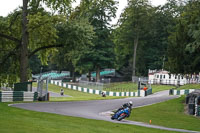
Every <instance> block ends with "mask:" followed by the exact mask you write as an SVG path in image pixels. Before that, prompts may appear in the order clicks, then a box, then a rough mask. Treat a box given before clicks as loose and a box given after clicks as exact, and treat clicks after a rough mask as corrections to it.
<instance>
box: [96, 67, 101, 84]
mask: <svg viewBox="0 0 200 133" xmlns="http://www.w3.org/2000/svg"><path fill="white" fill-rule="evenodd" d="M96 82H100V67H99V66H97V69H96Z"/></svg>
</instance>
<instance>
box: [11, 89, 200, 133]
mask: <svg viewBox="0 0 200 133" xmlns="http://www.w3.org/2000/svg"><path fill="white" fill-rule="evenodd" d="M168 92H169V91H162V92H159V93H155V94H153V95H150V96H147V97H133V98H126V99H114V100H94V101H73V102H40V103H22V104H13V105H11V106H13V107H17V108H22V109H27V110H34V111H39V112H48V113H55V114H60V115H67V116H75V117H82V118H87V119H96V120H105V121H110V122H114V123H123V124H132V125H138V126H144V127H150V128H157V129H162V130H169V131H178V132H186V133H200V132H198V131H189V130H183V129H175V128H166V127H162V126H156V125H150V124H146V123H142V122H135V121H128V120H122V121H120V122H119V121H115V120H111V119H110V111H112V110H115V109H118V108H119V107H120V106H121V105H122V104H124V103H126V102H129V101H130V100H131V101H132V102H133V108H137V107H140V106H146V105H151V104H155V103H159V102H163V101H166V100H170V99H174V98H177V97H178V96H169V95H168V94H169V93H168Z"/></svg>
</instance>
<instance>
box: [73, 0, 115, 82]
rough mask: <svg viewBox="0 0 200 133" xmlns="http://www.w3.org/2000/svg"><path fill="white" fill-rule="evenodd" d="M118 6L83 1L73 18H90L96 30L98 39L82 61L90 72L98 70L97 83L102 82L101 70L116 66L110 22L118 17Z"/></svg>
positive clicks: (101, 0) (109, 2)
mask: <svg viewBox="0 0 200 133" xmlns="http://www.w3.org/2000/svg"><path fill="white" fill-rule="evenodd" d="M116 4H117V2H115V1H114V0H82V1H81V3H80V6H79V7H78V8H77V12H76V13H75V14H74V15H73V16H72V17H77V16H78V17H86V18H88V20H89V22H90V24H91V25H92V26H93V28H94V32H95V36H96V37H95V38H94V39H93V41H92V43H93V46H92V47H90V48H89V49H88V50H87V52H85V53H84V55H83V54H82V56H81V57H80V59H81V60H82V61H84V62H85V61H86V62H87V64H85V66H86V68H88V70H89V71H90V70H91V69H92V68H94V69H95V70H96V73H97V74H96V80H97V82H99V80H100V70H101V69H103V68H107V67H113V66H112V64H114V56H113V55H114V51H113V47H114V45H113V42H112V40H111V25H110V22H111V20H112V18H114V17H115V15H116V14H115V13H116V10H117V7H116ZM77 14H78V15H77ZM81 60H80V61H81ZM77 63H78V62H77ZM88 64H90V65H88ZM92 64H93V65H92ZM89 73H90V72H89Z"/></svg>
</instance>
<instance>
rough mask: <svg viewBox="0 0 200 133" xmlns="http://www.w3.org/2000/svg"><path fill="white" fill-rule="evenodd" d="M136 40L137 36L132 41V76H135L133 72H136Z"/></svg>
mask: <svg viewBox="0 0 200 133" xmlns="http://www.w3.org/2000/svg"><path fill="white" fill-rule="evenodd" d="M138 39H139V36H138V35H136V37H135V39H134V51H133V73H132V76H135V70H136V56H137V46H138Z"/></svg>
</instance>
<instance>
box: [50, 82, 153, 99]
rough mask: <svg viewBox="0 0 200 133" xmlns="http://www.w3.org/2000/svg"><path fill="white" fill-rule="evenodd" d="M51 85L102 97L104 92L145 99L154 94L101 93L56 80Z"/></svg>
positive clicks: (139, 92) (110, 93) (109, 93)
mask: <svg viewBox="0 0 200 133" xmlns="http://www.w3.org/2000/svg"><path fill="white" fill-rule="evenodd" d="M50 83H51V84H54V85H58V86H60V87H64V88H68V89H72V90H76V91H80V92H85V93H90V94H96V95H101V94H102V92H104V93H105V94H106V96H122V97H123V96H128V97H145V96H147V95H150V94H152V89H148V93H146V95H145V91H144V90H140V91H137V92H112V91H101V90H95V89H89V88H84V87H80V86H75V85H71V84H67V83H63V82H59V81H55V80H51V81H50Z"/></svg>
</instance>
